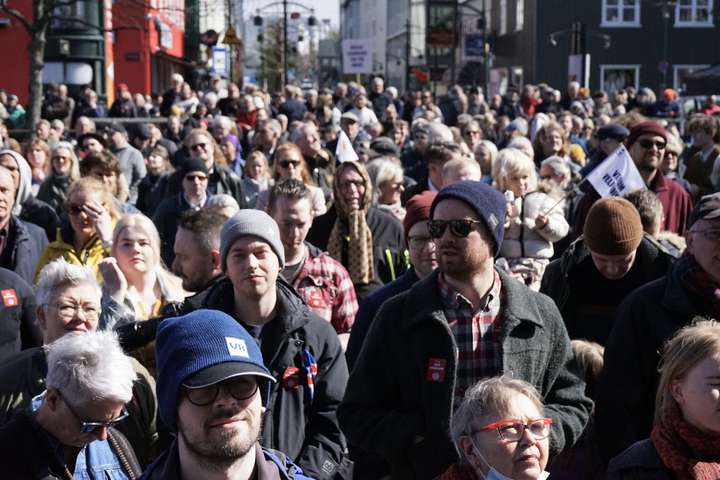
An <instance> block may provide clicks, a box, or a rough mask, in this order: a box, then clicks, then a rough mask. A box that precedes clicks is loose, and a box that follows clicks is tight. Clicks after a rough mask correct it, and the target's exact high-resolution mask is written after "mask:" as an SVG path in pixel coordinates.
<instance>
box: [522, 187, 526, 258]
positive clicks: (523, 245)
mask: <svg viewBox="0 0 720 480" xmlns="http://www.w3.org/2000/svg"><path fill="white" fill-rule="evenodd" d="M526 196H527V195H525V197H526ZM525 197H520V257H521V258H525V240H524V239H523V238H524V237H525Z"/></svg>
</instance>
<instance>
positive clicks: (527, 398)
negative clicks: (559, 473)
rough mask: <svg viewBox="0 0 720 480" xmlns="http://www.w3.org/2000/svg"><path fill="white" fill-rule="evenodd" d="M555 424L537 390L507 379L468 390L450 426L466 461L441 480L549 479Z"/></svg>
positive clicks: (440, 479)
mask: <svg viewBox="0 0 720 480" xmlns="http://www.w3.org/2000/svg"><path fill="white" fill-rule="evenodd" d="M551 425H552V420H551V419H549V418H546V417H545V416H544V415H543V404H542V400H541V399H540V394H539V393H538V392H537V390H535V387H533V386H532V385H530V384H529V383H527V382H525V381H523V380H517V379H513V378H509V377H504V376H503V377H495V378H488V379H486V380H483V381H481V382H479V383H478V384H476V385H474V386H473V387H471V388H469V389H468V390H467V391H466V392H465V398H464V399H463V401H462V403H461V404H460V406H459V407H458V409H457V410H456V411H455V414H454V415H453V417H452V420H451V423H450V437H451V438H452V440H453V442H454V443H455V444H456V445H457V447H458V449H459V450H460V452H461V453H462V456H463V457H464V458H463V461H462V463H460V464H456V465H452V466H451V467H450V468H449V469H448V470H447V471H446V472H445V473H444V474H443V475H441V476H440V477H439V480H479V479H487V480H490V479H493V480H503V479H510V480H537V479H545V478H547V477H548V473H547V472H545V465H547V461H548V451H549V443H550V441H549V436H550V426H551Z"/></svg>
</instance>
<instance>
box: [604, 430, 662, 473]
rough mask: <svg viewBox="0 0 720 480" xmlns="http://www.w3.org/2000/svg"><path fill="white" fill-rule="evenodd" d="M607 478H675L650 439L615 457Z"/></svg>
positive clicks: (609, 467)
mask: <svg viewBox="0 0 720 480" xmlns="http://www.w3.org/2000/svg"><path fill="white" fill-rule="evenodd" d="M605 478H606V480H674V476H673V474H672V472H670V470H668V469H667V468H666V467H665V465H664V464H663V463H662V460H661V459H660V456H659V455H658V452H657V450H656V449H655V446H654V445H653V443H652V441H650V439H645V440H642V441H640V442H637V443H635V444H633V445H632V446H631V447H630V448H628V449H627V450H625V451H624V452H622V453H621V454H620V455H618V456H617V457H615V458H613V459H612V461H611V462H610V465H609V466H608V470H607V476H606V477H605Z"/></svg>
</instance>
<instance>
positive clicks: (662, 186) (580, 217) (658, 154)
mask: <svg viewBox="0 0 720 480" xmlns="http://www.w3.org/2000/svg"><path fill="white" fill-rule="evenodd" d="M667 136H668V132H667V130H665V129H664V128H663V127H662V126H661V125H660V124H658V123H656V122H653V121H650V120H648V121H644V122H640V123H638V124H637V125H635V126H634V127H632V128H631V129H630V135H629V136H628V138H627V141H626V142H625V146H626V147H627V149H628V152H629V153H630V156H631V157H632V159H633V162H634V163H635V166H636V167H637V169H638V172H640V176H641V177H642V179H643V180H644V181H645V185H647V187H648V189H649V190H651V191H653V192H655V194H656V195H657V196H658V199H659V200H660V203H662V206H663V212H664V214H665V215H664V219H663V224H662V227H661V229H662V230H667V231H670V232H673V233H677V234H678V235H684V234H685V232H686V231H687V228H688V219H689V218H690V211H691V210H692V200H691V197H690V194H689V193H688V192H687V190H685V189H684V188H683V186H682V185H680V184H679V183H678V182H674V181H671V180H668V179H666V178H665V175H663V173H662V171H661V170H660V164H661V163H662V159H663V156H664V155H665V146H666V145H667ZM599 198H600V196H599V195H598V193H597V192H596V191H595V189H594V188H590V190H589V191H588V192H587V193H586V194H585V196H584V197H583V198H582V200H580V203H579V204H578V209H577V213H576V214H575V232H574V237H578V236H580V234H581V233H582V230H583V227H584V225H585V217H587V214H588V212H589V211H590V207H592V205H593V203H595V202H596V201H597V200H598V199H599Z"/></svg>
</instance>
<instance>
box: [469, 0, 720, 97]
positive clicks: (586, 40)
mask: <svg viewBox="0 0 720 480" xmlns="http://www.w3.org/2000/svg"><path fill="white" fill-rule="evenodd" d="M476 3H482V4H483V5H482V6H483V7H484V8H485V9H486V15H487V19H488V30H489V32H491V34H492V36H493V38H494V41H493V45H492V53H493V60H492V65H491V68H490V69H489V70H490V71H489V80H490V82H489V90H490V91H491V92H492V91H495V92H502V91H503V90H504V88H506V87H507V85H509V84H515V85H522V84H523V83H527V82H531V83H539V82H546V83H548V84H550V85H553V86H556V87H558V88H564V87H565V85H567V83H568V80H569V75H571V74H572V73H574V72H575V69H570V68H569V56H570V54H571V53H579V54H587V55H589V69H588V76H587V78H588V82H589V84H588V85H587V86H589V87H590V88H591V89H592V90H599V89H602V90H606V91H611V90H615V89H618V88H622V87H625V86H629V85H632V86H634V87H636V88H640V87H650V88H652V89H653V90H654V91H656V92H658V91H660V90H662V89H664V88H674V89H677V90H680V91H682V88H683V81H682V79H683V76H684V75H687V74H689V73H692V72H693V71H695V70H698V69H700V68H704V67H706V66H709V65H712V64H715V63H718V62H720V41H718V40H719V39H720V37H719V34H720V30H719V29H718V23H719V22H720V20H719V19H718V15H717V12H718V7H719V6H720V5H717V3H718V0H674V1H657V2H649V1H643V0H593V1H583V2H577V1H572V0H542V1H540V0H516V1H509V0H486V1H485V2H476ZM573 24H577V25H582V31H581V33H580V34H579V35H578V34H575V35H574V34H573V33H572V30H573V29H572V25H573ZM576 37H577V38H576ZM574 41H576V42H577V43H576V44H575V45H573V42H574ZM579 50H581V51H579ZM579 80H580V81H581V82H583V81H584V79H583V78H580V79H579ZM583 83H584V82H583ZM718 89H719V90H720V86H719V88H718Z"/></svg>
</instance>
